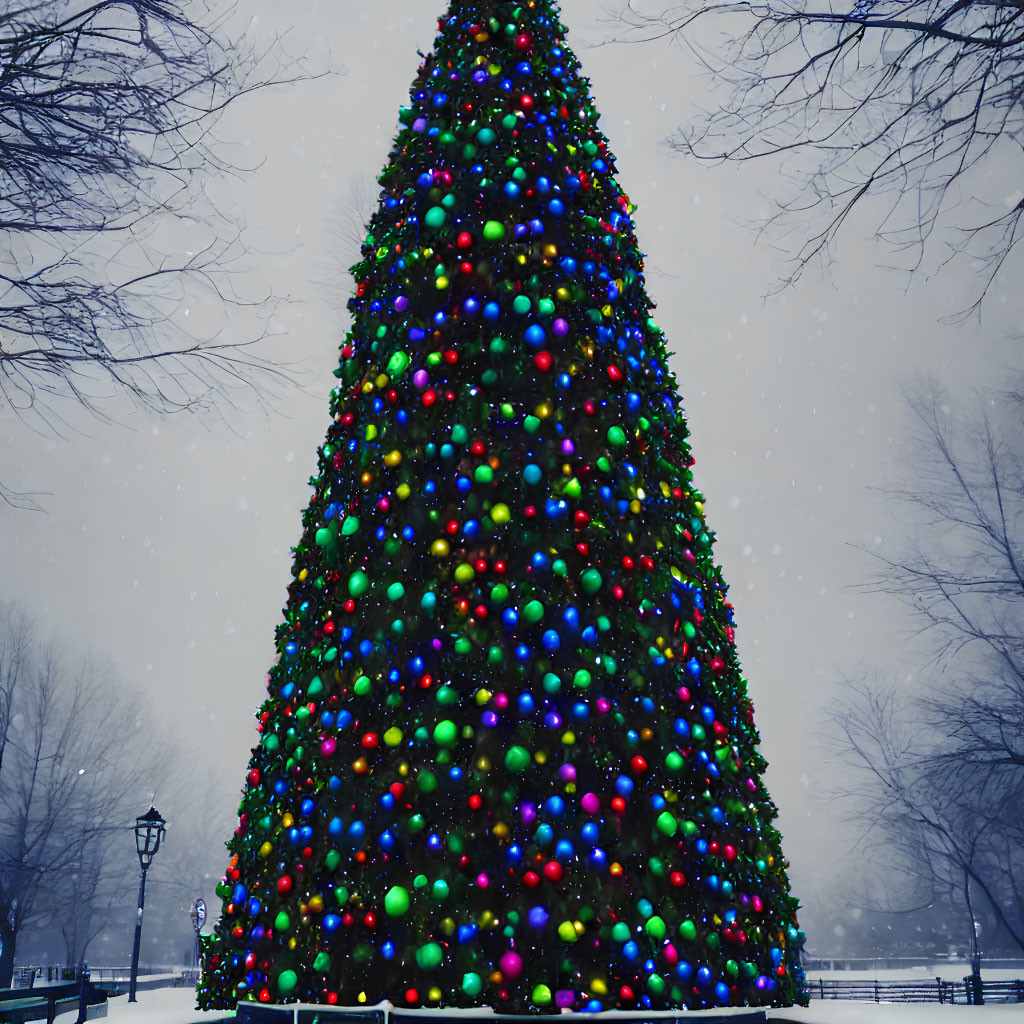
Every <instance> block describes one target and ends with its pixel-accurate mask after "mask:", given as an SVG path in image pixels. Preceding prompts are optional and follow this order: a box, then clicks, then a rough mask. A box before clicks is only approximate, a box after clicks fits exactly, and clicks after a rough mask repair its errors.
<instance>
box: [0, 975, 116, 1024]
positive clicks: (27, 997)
mask: <svg viewBox="0 0 1024 1024" xmlns="http://www.w3.org/2000/svg"><path fill="white" fill-rule="evenodd" d="M106 1001H107V995H106V993H105V992H101V991H99V990H98V989H95V988H94V987H93V986H92V985H90V984H89V982H88V981H86V982H84V983H83V982H81V981H69V982H67V984H64V985H47V986H43V987H41V988H4V989H0V1024H26V1022H28V1021H35V1020H40V1021H41V1020H45V1021H46V1024H53V1021H54V1019H55V1018H56V1017H57V1015H58V1014H61V1013H68V1012H71V1011H74V1010H78V1019H79V1020H86V1019H88V1016H89V1013H88V1009H89V1007H90V1006H100V1005H102V1004H104V1003H106Z"/></svg>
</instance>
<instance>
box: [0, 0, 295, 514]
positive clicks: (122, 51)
mask: <svg viewBox="0 0 1024 1024" xmlns="http://www.w3.org/2000/svg"><path fill="white" fill-rule="evenodd" d="M231 14H232V11H231V9H230V8H228V9H227V10H222V11H221V12H220V13H217V12H216V11H215V10H214V9H213V8H210V7H207V6H206V5H205V3H204V0H20V2H19V0H14V2H12V3H11V4H8V5H6V6H5V8H4V9H3V10H2V11H0V231H2V232H3V235H4V238H5V244H4V245H2V246H0V409H2V408H3V407H4V406H7V407H9V408H10V409H11V410H13V412H14V413H15V414H17V415H18V416H20V417H22V418H23V419H26V420H28V421H29V422H31V423H32V424H33V425H35V426H39V425H40V424H41V425H43V426H44V427H45V428H47V429H50V430H59V429H60V428H61V427H62V426H63V425H65V424H66V413H67V410H68V408H69V406H68V403H70V404H71V406H72V407H84V408H85V409H87V410H88V411H89V412H90V413H92V414H94V415H96V416H99V417H101V418H108V417H110V416H111V409H112V402H114V401H116V400H118V399H124V398H127V399H129V400H130V401H132V402H134V403H135V404H137V405H139V406H143V407H146V408H148V409H154V410H156V411H158V412H160V413H168V412H177V411H182V410H187V411H193V412H194V411H213V412H215V413H218V414H222V413H223V410H224V407H225V406H229V405H230V404H231V403H233V402H234V401H235V400H236V398H237V397H238V396H239V395H240V393H242V392H247V393H248V394H250V395H251V396H255V398H256V399H257V400H259V399H262V398H265V397H269V396H270V395H272V394H273V390H274V386H275V385H276V384H280V383H282V382H284V381H287V380H288V379H289V377H288V373H287V370H286V369H285V368H284V367H283V366H282V365H280V364H275V363H273V362H271V361H268V360H267V359H266V358H265V357H264V355H262V354H261V353H262V352H263V348H262V347H261V345H260V342H262V341H264V340H266V338H267V337H268V336H269V331H268V327H267V320H268V317H269V315H270V313H271V311H272V309H273V299H272V297H270V296H256V297H250V296H246V295H243V294H240V293H239V291H238V290H237V289H236V287H235V279H236V274H235V272H236V271H237V270H238V269H239V268H240V267H241V262H240V261H241V260H242V257H243V256H244V255H245V253H246V248H245V246H244V245H243V243H242V240H241V229H240V227H239V225H238V224H237V223H235V222H234V220H233V219H232V217H230V216H229V215H227V214H225V213H224V212H222V211H221V210H220V209H219V208H218V207H217V206H216V204H215V203H214V202H213V201H212V200H211V199H210V197H209V194H208V192H207V185H208V183H209V182H210V181H211V180H212V179H214V178H216V177H222V176H224V175H232V174H235V175H239V174H242V173H244V170H245V169H243V168H240V167H238V166H236V165H233V164H231V163H230V162H228V161H227V160H226V159H225V158H224V156H223V146H221V145H218V140H217V138H216V135H215V128H216V125H217V122H218V119H219V118H220V116H221V114H223V112H224V111H225V109H227V108H228V107H229V106H230V105H231V104H233V103H235V102H236V101H237V100H238V99H239V98H241V97H243V96H245V95H247V94H249V93H252V92H253V91H255V90H258V89H261V88H264V87H266V86H268V85H271V84H280V83H283V82H285V81H295V80H296V79H297V78H300V77H308V76H305V74H304V73H303V72H301V70H299V71H296V73H294V74H291V75H290V76H286V75H278V76H277V77H275V76H274V75H273V74H270V75H267V74H266V73H265V70H264V69H265V65H266V63H267V59H268V55H269V54H271V53H273V54H275V55H277V56H280V55H281V51H280V50H279V48H278V47H277V46H276V43H274V44H271V45H270V46H268V47H266V48H265V49H260V48H259V47H258V46H257V45H256V44H254V43H252V42H249V41H247V40H246V39H245V38H244V37H243V38H241V39H240V40H234V39H232V38H231V37H230V35H229V28H230V26H229V24H228V22H229V16H230V15H231ZM296 66H297V62H292V67H293V68H294V67H296ZM213 309H220V311H221V313H230V316H231V320H232V321H237V319H238V317H239V315H240V314H243V313H246V312H247V313H249V314H252V315H253V316H254V317H255V318H256V319H253V320H249V319H248V318H246V317H243V319H244V320H246V321H247V323H248V327H247V330H248V334H247V335H238V334H237V332H233V331H232V328H231V324H230V323H228V322H227V317H226V316H223V315H222V316H220V317H219V318H218V317H216V316H215V317H213V318H212V319H210V318H209V317H208V318H207V322H205V323H203V322H202V321H203V316H202V315H198V314H202V313H203V312H204V311H205V312H207V313H209V311H210V310H213ZM190 312H192V313H196V314H197V315H193V316H191V317H190V316H189V314H190ZM0 499H6V500H7V501H8V502H9V503H12V504H21V505H22V506H24V507H30V506H31V505H32V504H33V502H32V500H31V497H30V496H27V495H22V496H21V497H20V499H19V496H18V495H17V494H16V493H15V492H13V491H12V490H10V489H9V488H8V489H3V488H0Z"/></svg>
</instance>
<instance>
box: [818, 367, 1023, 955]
mask: <svg viewBox="0 0 1024 1024" xmlns="http://www.w3.org/2000/svg"><path fill="white" fill-rule="evenodd" d="M905 398H906V403H907V408H908V410H909V412H910V416H911V421H912V424H913V430H912V437H911V443H910V445H909V446H908V447H907V449H906V456H905V458H906V466H905V469H906V475H905V479H906V481H907V482H905V483H902V484H901V485H900V486H898V487H891V488H887V489H886V490H887V493H888V494H889V496H890V497H891V499H892V500H893V502H894V505H895V508H896V509H897V511H898V514H899V517H900V518H901V519H902V520H903V521H904V523H905V524H906V526H907V527H908V529H907V537H908V539H907V540H906V541H905V542H904V543H903V545H902V547H900V548H898V549H896V550H895V551H893V552H892V553H890V554H882V555H878V554H876V553H872V556H873V557H874V558H875V559H876V562H877V564H878V566H879V571H878V573H877V575H876V577H875V578H874V579H873V580H872V581H871V582H870V583H868V584H867V587H868V588H870V589H872V590H875V591H882V592H885V593H888V594H891V595H894V596H895V597H897V598H898V599H899V600H901V601H903V602H904V603H905V604H906V605H907V607H908V608H909V609H910V611H911V612H912V615H913V619H914V621H915V622H916V623H917V626H918V633H917V639H918V641H919V642H920V643H921V645H922V649H924V650H926V651H928V652H929V657H928V658H926V664H925V671H924V673H923V674H921V676H920V682H919V683H918V684H917V685H916V686H915V685H909V684H908V685H903V686H899V685H897V684H896V683H895V682H893V681H884V680H883V681H879V680H878V679H877V678H876V679H874V680H872V679H870V678H861V679H858V680H854V681H851V680H846V682H845V684H844V687H843V689H844V691H845V692H844V696H843V697H842V698H841V700H840V702H839V703H838V704H837V706H836V707H835V708H833V713H832V718H833V722H834V723H835V725H836V726H837V727H838V728H837V734H838V749H839V751H840V752H841V754H842V755H843V757H844V760H845V763H846V764H847V765H848V766H849V767H850V768H851V769H855V770H856V771H855V774H854V777H858V776H859V777H860V778H861V780H862V784H861V785H855V786H853V787H852V788H851V790H850V795H851V796H852V798H853V800H854V802H855V813H856V814H857V815H858V817H859V819H860V820H862V821H863V822H865V824H866V826H867V827H868V828H869V829H871V830H874V831H875V832H876V833H880V834H884V835H885V836H886V843H887V846H888V848H889V849H890V850H895V851H896V852H897V853H898V854H899V860H900V862H901V863H902V864H903V865H904V867H905V870H907V871H909V872H910V873H911V874H912V875H914V876H915V877H916V878H917V879H918V881H919V883H920V885H921V886H923V888H924V895H926V896H927V897H928V898H932V899H933V898H935V897H937V896H942V895H944V896H946V897H948V898H952V899H954V901H955V902H957V903H959V905H960V906H961V907H962V908H963V909H964V911H965V912H966V914H967V917H968V920H969V922H970V926H971V936H970V938H971V947H972V955H973V957H974V958H975V960H976V961H977V959H978V958H979V957H980V950H979V948H978V943H977V936H976V934H974V932H973V922H974V920H975V917H976V915H977V914H978V913H979V912H980V911H979V908H981V909H984V910H985V911H987V912H990V913H991V915H992V917H993V918H994V920H995V921H996V922H998V924H999V926H1000V928H1001V929H1002V930H1003V931H1004V932H1005V934H1006V935H1007V936H1009V937H1010V938H1011V939H1012V941H1013V942H1014V943H1016V944H1017V946H1019V947H1020V948H1021V949H1024V572H1022V559H1024V426H1022V423H1021V419H1020V415H1019V413H1020V408H1021V396H1020V393H1019V392H1018V391H1015V390H1009V391H1004V392H982V393H980V394H978V395H977V397H976V400H975V402H974V404H973V406H972V408H971V409H970V410H969V411H968V412H966V413H958V412H956V411H954V409H953V408H952V406H951V404H950V401H949V399H948V396H947V395H946V394H945V392H944V391H943V390H942V389H941V388H940V387H939V386H938V385H937V384H936V383H935V382H934V381H930V380H926V379H925V380H917V381H915V382H912V383H911V384H910V385H908V387H907V388H906V391H905Z"/></svg>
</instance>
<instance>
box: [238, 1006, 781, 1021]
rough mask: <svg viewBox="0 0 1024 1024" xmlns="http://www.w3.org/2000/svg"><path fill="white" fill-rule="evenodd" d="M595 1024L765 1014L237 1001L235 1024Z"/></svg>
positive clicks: (762, 1014)
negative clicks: (459, 1023) (520, 1011)
mask: <svg viewBox="0 0 1024 1024" xmlns="http://www.w3.org/2000/svg"><path fill="white" fill-rule="evenodd" d="M569 1019H571V1020H573V1021H574V1022H575V1021H593V1022H594V1024H600V1022H604V1021H608V1022H611V1021H614V1022H615V1024H766V1022H767V1020H768V1015H767V1011H766V1010H765V1009H761V1008H759V1007H745V1006H738V1007H728V1008H723V1009H715V1010H646V1011H644V1010H604V1011H602V1012H601V1013H584V1012H572V1013H551V1014H532V1013H531V1014H509V1013H495V1012H494V1011H493V1010H492V1009H490V1008H489V1007H479V1008H473V1009H459V1008H453V1007H445V1008H442V1009H437V1010H396V1009H394V1008H392V1007H391V1006H388V1005H379V1006H369V1007H341V1006H329V1005H320V1004H312V1003H287V1004H281V1005H270V1004H268V1003H252V1002H240V1003H239V1004H238V1013H237V1015H236V1017H235V1024H328V1022H337V1024H440V1022H442V1021H449V1020H451V1021H456V1020H465V1021H471V1022H473V1024H526V1022H528V1024H566V1021H567V1020H569Z"/></svg>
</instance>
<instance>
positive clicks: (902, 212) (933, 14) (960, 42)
mask: <svg viewBox="0 0 1024 1024" xmlns="http://www.w3.org/2000/svg"><path fill="white" fill-rule="evenodd" d="M708 18H714V19H716V20H718V21H720V22H721V23H723V24H726V25H727V26H729V27H727V28H726V31H725V33H724V37H723V38H722V39H721V41H720V42H719V43H717V44H716V46H715V48H714V49H713V50H709V49H707V48H701V47H699V46H698V45H697V43H696V42H695V41H694V40H693V29H694V26H695V25H696V24H697V22H698V21H701V22H703V21H704V20H706V19H708ZM612 19H613V21H614V22H615V24H616V26H617V31H616V36H615V38H617V39H619V40H625V41H640V40H652V39H658V38H666V37H670V38H673V39H675V40H678V41H679V42H681V43H682V44H683V45H685V46H687V47H688V48H689V49H690V51H691V52H692V53H693V54H694V55H695V56H696V58H697V59H698V61H699V62H700V63H701V65H702V66H703V67H704V68H705V69H706V70H707V71H708V72H710V73H711V74H712V75H713V76H714V77H715V78H716V79H718V80H719V81H721V82H722V83H723V85H724V86H725V88H726V90H727V95H726V97H725V99H724V102H723V103H722V104H721V106H720V107H718V108H716V109H713V110H709V111H703V112H701V113H700V114H699V115H698V116H697V117H696V118H694V119H693V120H692V121H690V122H689V123H688V124H686V125H685V126H683V127H681V128H680V130H679V133H678V135H677V137H676V138H675V139H674V140H673V145H674V147H675V148H676V149H678V150H679V151H680V152H683V153H685V154H687V155H689V156H693V157H696V158H697V159H699V160H701V161H706V162H710V163H720V162H723V161H736V162H745V161H749V160H759V159H763V158H765V157H768V158H775V159H777V160H779V161H781V166H782V168H783V172H784V173H783V177H784V178H785V179H788V182H789V186H790V187H789V188H788V189H787V190H786V192H785V193H784V194H782V195H776V196H775V197H774V200H775V202H776V211H775V213H774V214H773V215H772V216H771V217H770V218H769V220H768V221H767V222H766V223H765V224H764V225H762V228H763V229H764V230H770V231H771V232H772V233H773V234H774V235H776V236H777V238H778V239H779V240H780V241H781V240H783V239H786V238H787V237H788V236H791V235H792V236H795V237H796V238H798V239H800V240H799V241H798V242H797V243H796V244H795V245H794V246H793V247H792V248H791V259H790V269H789V271H788V273H787V274H785V275H784V277H783V278H782V280H781V281H780V284H779V287H785V286H786V285H788V284H791V283H793V282H794V281H796V280H797V279H798V278H799V277H800V276H801V275H802V274H803V272H804V270H805V269H806V268H807V267H808V265H810V264H811V263H817V264H821V265H823V266H828V265H830V264H831V262H832V261H833V259H834V251H835V246H836V242H837V240H838V238H839V235H840V233H841V231H842V230H843V229H844V227H845V225H846V224H847V222H848V221H849V219H850V217H851V214H852V213H853V211H854V210H855V209H860V208H861V207H862V206H863V205H864V204H865V202H866V201H867V200H873V199H877V200H879V204H884V205H878V204H876V206H875V207H873V208H872V209H873V211H875V212H873V213H871V216H876V217H877V220H876V224H877V228H876V234H877V237H878V238H879V239H881V240H882V241H884V242H885V243H886V244H887V245H888V246H889V247H890V249H891V251H893V252H894V253H895V254H898V255H902V256H904V257H905V258H904V260H903V262H902V264H901V268H900V269H902V270H904V271H905V272H906V273H907V274H908V275H913V274H914V273H929V272H937V271H938V270H940V269H941V268H943V267H945V266H947V265H948V264H949V263H950V262H953V261H967V262H968V264H970V265H971V266H972V268H973V269H974V271H975V272H976V274H977V277H978V287H977V289H976V296H975V299H974V301H973V302H972V303H971V305H970V306H969V307H968V308H967V309H965V310H961V311H960V313H959V314H957V315H956V316H955V317H954V318H953V319H958V318H962V317H963V316H966V315H968V314H969V313H970V312H972V311H978V310H980V307H981V304H982V301H983V299H984V297H985V296H986V294H987V293H988V291H989V289H990V288H991V286H992V284H993V282H994V281H995V279H996V277H997V275H998V274H999V273H1000V272H1001V271H1002V270H1003V268H1004V267H1005V266H1006V265H1007V261H1008V260H1009V259H1010V257H1011V256H1012V255H1013V253H1014V250H1015V249H1016V247H1017V244H1018V242H1019V241H1020V238H1021V233H1022V227H1024V225H1022V222H1021V218H1022V215H1024V193H1022V192H1021V190H1020V189H1016V190H1015V191H1013V192H1012V194H1011V195H1008V196H1006V197H1005V198H1004V197H1003V196H1001V195H998V194H995V195H993V194H991V191H990V190H991V189H992V187H993V186H992V185H989V184H982V185H980V186H979V182H984V181H986V179H985V178H984V177H983V176H982V175H983V174H984V173H985V172H986V171H991V170H992V169H993V168H994V167H995V166H996V164H997V163H998V162H1000V161H1002V162H1004V163H1007V164H1008V165H1009V166H1010V167H1016V168H1018V174H1017V175H1016V177H1017V178H1019V176H1020V175H1019V169H1020V168H1021V163H1022V162H1021V155H1022V154H1021V148H1022V143H1021V139H1022V137H1024V132H1022V130H1024V103H1022V102H1021V100H1022V96H1024V14H1022V10H1021V5H1020V3H1019V2H1017V0H856V2H854V3H853V4H851V5H847V4H830V3H826V4H825V5H824V6H822V5H821V4H820V3H817V2H815V0H758V2H752V0H724V2H718V0H684V2H683V3H680V4H677V5H675V6H673V7H670V8H667V9H666V8H665V5H664V3H659V2H657V0H654V2H653V3H651V4H649V5H645V4H644V3H643V2H642V0H626V2H625V3H624V4H623V5H619V6H618V7H617V9H616V11H615V13H614V14H613V15H612ZM733 25H738V26H739V27H738V28H733V27H731V26H733ZM996 180H999V179H998V178H997V179H996ZM1007 180H1010V181H1012V180H1014V178H1013V176H1012V175H1010V176H1008V178H1007ZM1009 187H1010V188H1011V189H1012V188H1013V186H1012V185H1011V186H1009ZM979 188H980V189H981V193H980V194H979V191H978V190H979ZM986 190H989V191H987V192H986ZM879 209H880V210H881V213H880V214H879V213H878V212H877V211H878V210H879Z"/></svg>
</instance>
